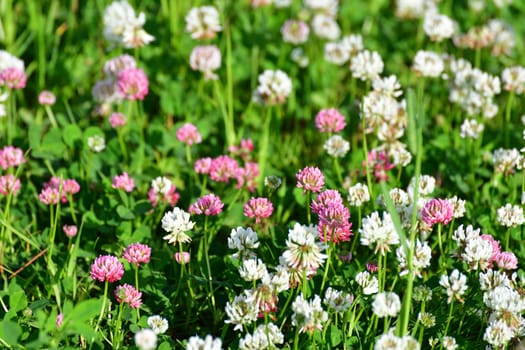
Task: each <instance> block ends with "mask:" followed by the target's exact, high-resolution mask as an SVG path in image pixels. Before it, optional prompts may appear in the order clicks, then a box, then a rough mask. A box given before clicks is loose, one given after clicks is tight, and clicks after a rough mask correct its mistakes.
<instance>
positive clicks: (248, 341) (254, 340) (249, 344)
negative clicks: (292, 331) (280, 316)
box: [239, 322, 284, 350]
mask: <svg viewBox="0 0 525 350" xmlns="http://www.w3.org/2000/svg"><path fill="white" fill-rule="evenodd" d="M268 339H269V340H270V343H271V344H268ZM282 343H284V335H283V333H282V332H281V330H280V329H279V327H277V326H276V325H275V324H273V323H272V322H269V323H268V328H266V325H265V324H261V325H259V326H258V327H257V328H256V329H255V332H254V333H253V334H246V335H245V336H244V338H241V340H240V341H239V349H240V350H256V349H277V346H276V344H282Z"/></svg>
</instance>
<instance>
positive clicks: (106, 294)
mask: <svg viewBox="0 0 525 350" xmlns="http://www.w3.org/2000/svg"><path fill="white" fill-rule="evenodd" d="M108 285H109V282H108V281H106V282H104V296H103V297H102V307H101V308H100V315H99V316H98V320H97V324H96V326H95V332H97V331H98V327H99V326H100V322H101V321H102V317H103V316H104V310H105V309H106V299H107V297H108Z"/></svg>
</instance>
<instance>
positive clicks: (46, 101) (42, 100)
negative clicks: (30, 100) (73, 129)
mask: <svg viewBox="0 0 525 350" xmlns="http://www.w3.org/2000/svg"><path fill="white" fill-rule="evenodd" d="M55 102H56V97H55V94H53V93H52V92H51V91H48V90H43V91H42V92H40V94H38V103H39V104H40V105H42V106H52V105H54V104H55Z"/></svg>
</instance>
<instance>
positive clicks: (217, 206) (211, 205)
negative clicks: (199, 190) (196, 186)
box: [188, 193, 224, 216]
mask: <svg viewBox="0 0 525 350" xmlns="http://www.w3.org/2000/svg"><path fill="white" fill-rule="evenodd" d="M223 207H224V203H223V202H222V201H221V199H220V198H219V197H218V196H216V195H214V194H213V193H211V194H207V195H205V196H202V197H200V198H199V199H197V201H196V202H195V203H193V204H192V205H190V207H189V209H188V211H189V212H190V213H191V214H204V215H206V216H213V215H219V214H220V213H221V212H222V208H223Z"/></svg>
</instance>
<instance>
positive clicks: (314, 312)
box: [292, 294, 328, 334]
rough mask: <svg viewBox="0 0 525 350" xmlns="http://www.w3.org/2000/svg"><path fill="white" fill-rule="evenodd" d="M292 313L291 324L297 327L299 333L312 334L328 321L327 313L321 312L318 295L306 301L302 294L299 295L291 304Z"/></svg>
mask: <svg viewBox="0 0 525 350" xmlns="http://www.w3.org/2000/svg"><path fill="white" fill-rule="evenodd" d="M292 311H293V314H292V324H293V325H294V326H296V327H299V332H300V333H309V334H313V333H314V332H315V331H316V330H322V329H323V325H324V324H325V323H326V321H328V313H327V312H326V311H324V310H323V308H322V306H321V298H320V297H319V295H315V296H314V298H313V300H310V301H308V300H306V299H304V296H303V294H299V295H298V296H297V298H295V301H294V302H293V303H292Z"/></svg>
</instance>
